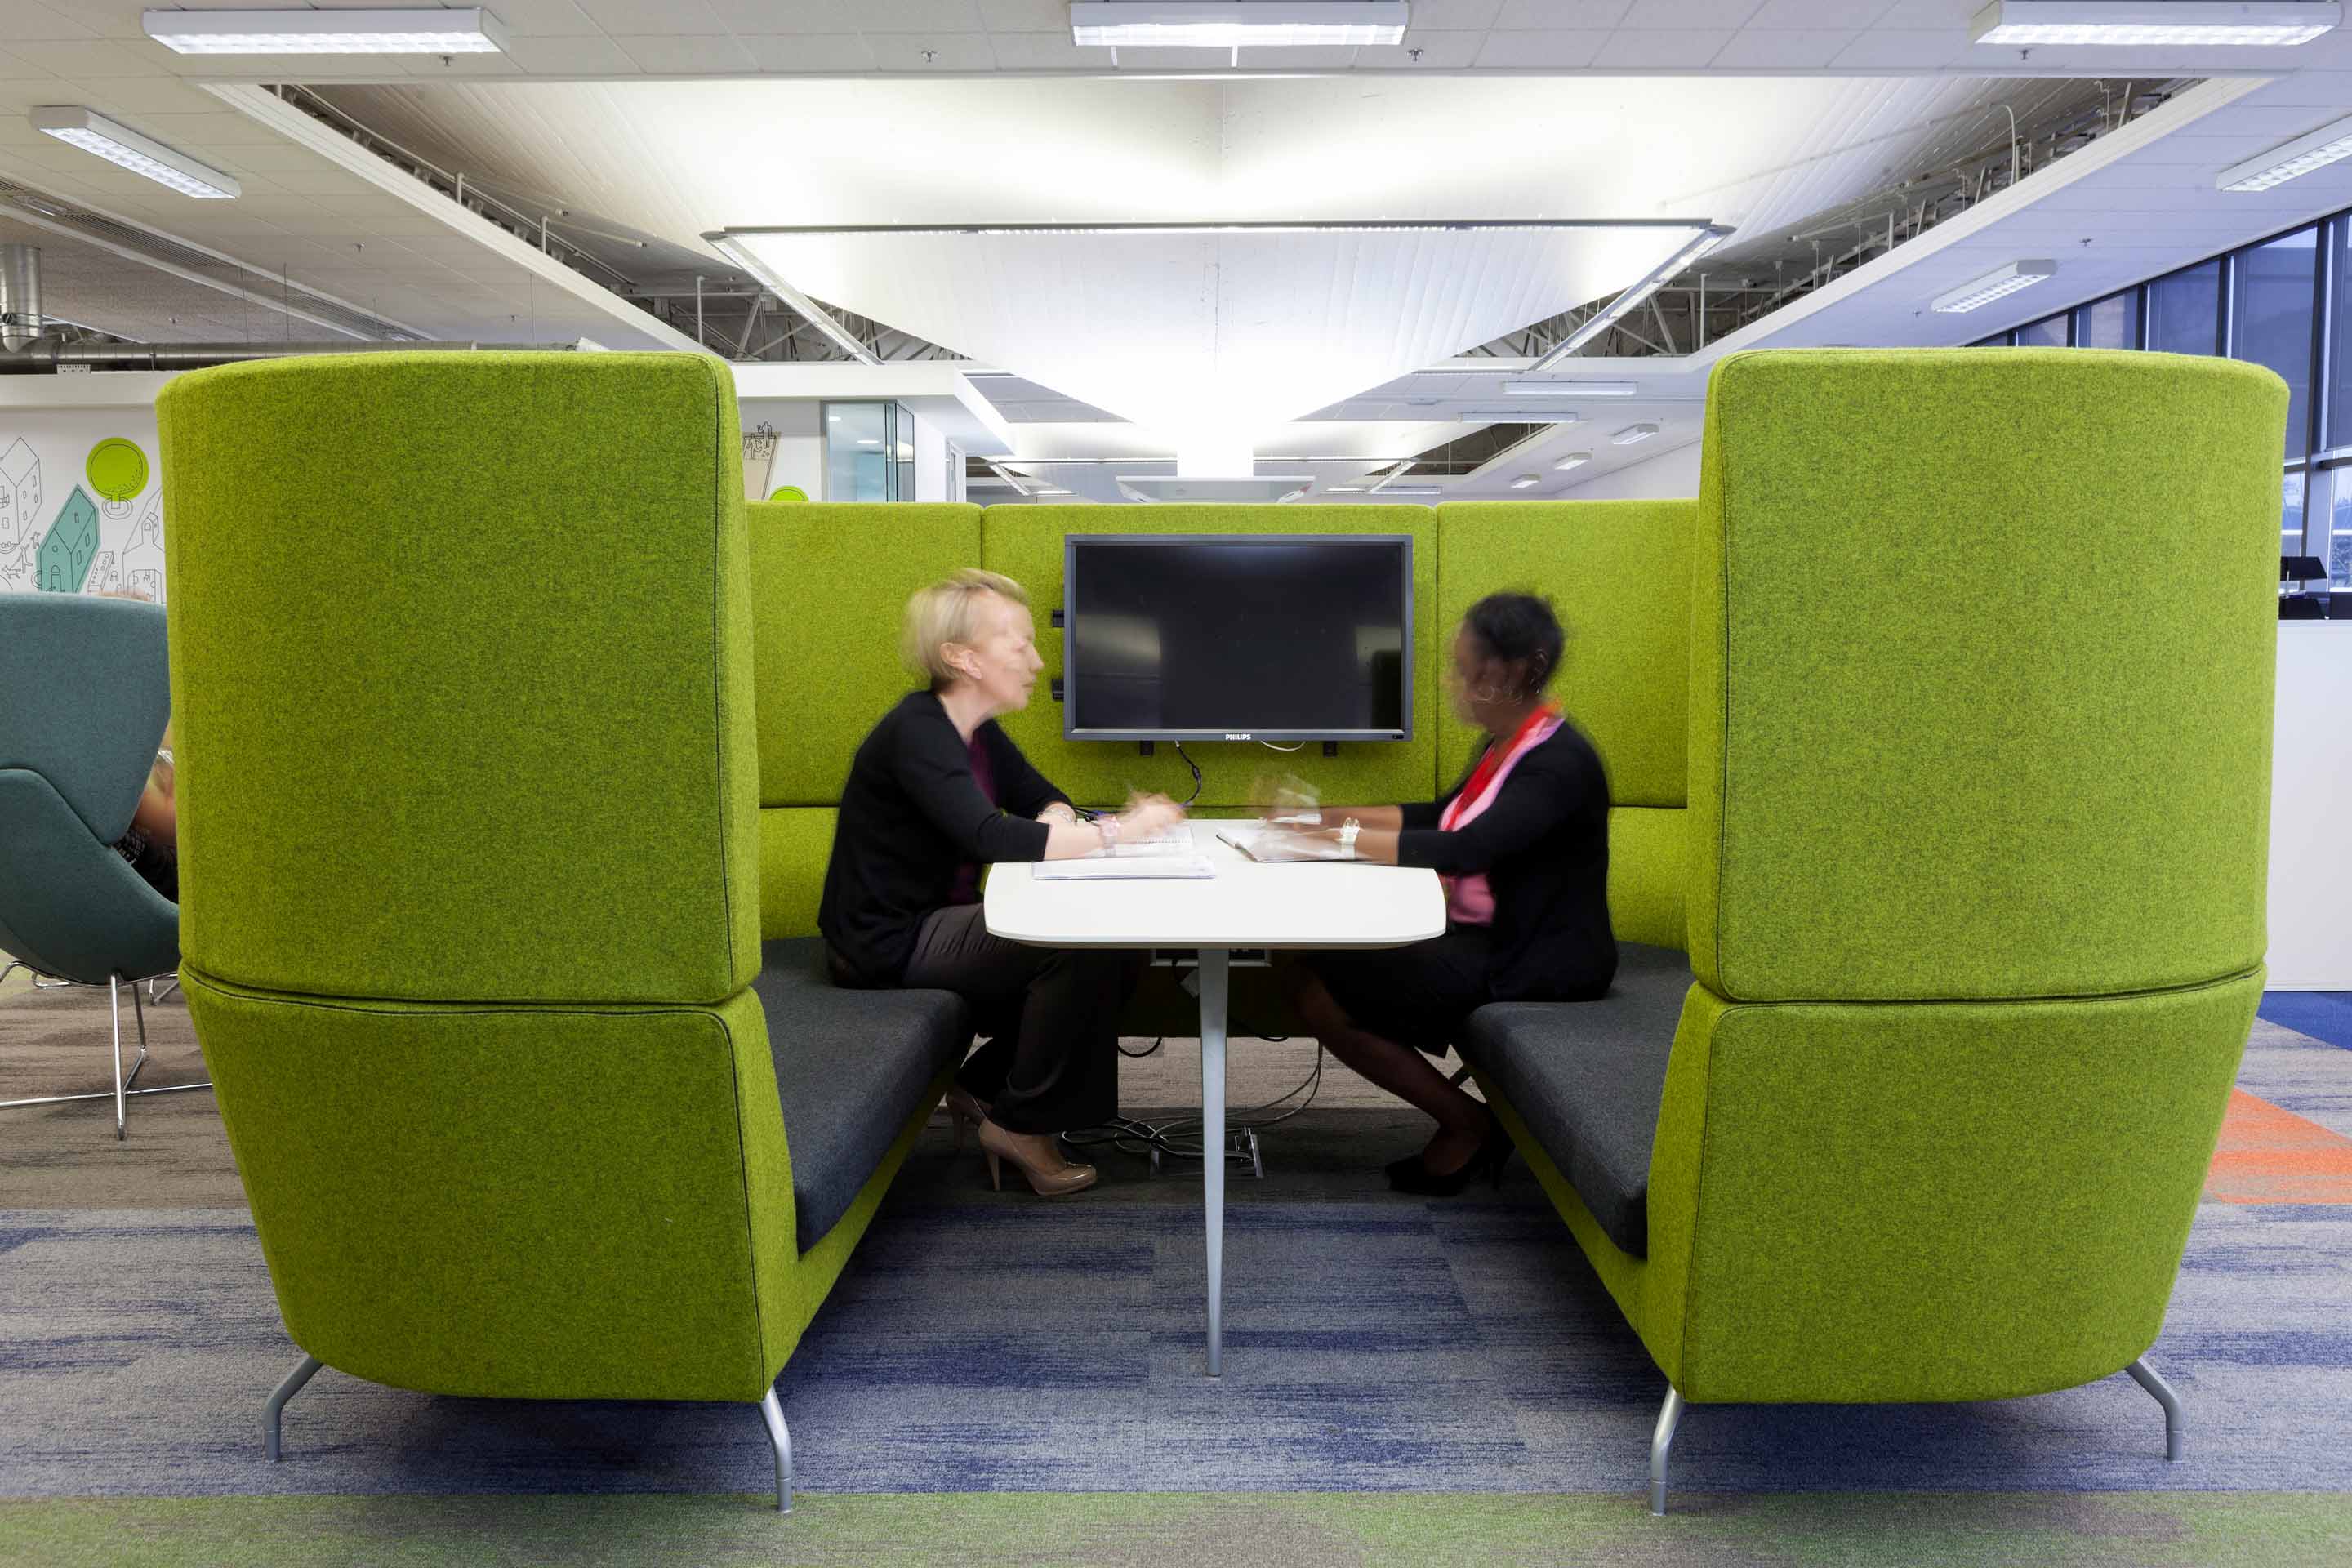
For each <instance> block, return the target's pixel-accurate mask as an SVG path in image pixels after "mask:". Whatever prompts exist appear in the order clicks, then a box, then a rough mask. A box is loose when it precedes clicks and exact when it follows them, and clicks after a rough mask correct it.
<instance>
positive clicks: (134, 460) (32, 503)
mask: <svg viewBox="0 0 2352 1568" xmlns="http://www.w3.org/2000/svg"><path fill="white" fill-rule="evenodd" d="M25 379H27V380H31V379H34V378H31V377H26V378H25ZM39 379H41V380H43V381H50V382H55V381H58V380H64V379H72V380H81V379H84V378H81V377H73V378H58V377H47V376H45V377H41V378H39ZM88 379H92V380H95V379H98V378H96V377H90V378H88ZM74 390H76V389H73V388H65V389H62V393H63V395H70V394H71V392H72V391H74ZM11 404H12V405H10V406H0V592H5V593H18V594H23V593H31V592H33V591H34V590H35V589H36V588H37V587H47V588H48V589H50V590H51V591H56V592H67V593H97V592H100V590H103V589H109V588H114V589H121V588H136V589H139V590H141V591H142V592H144V593H146V594H148V595H150V596H152V597H153V598H155V599H157V600H159V601H160V600H161V599H162V598H163V472H162V464H161V463H160V461H159V460H158V458H157V456H156V441H155V410H154V407H153V405H152V403H150V404H149V405H147V406H144V407H114V408H75V407H51V408H40V407H27V406H24V405H21V404H16V401H15V400H13V399H12V400H11ZM109 492H111V493H109Z"/></svg>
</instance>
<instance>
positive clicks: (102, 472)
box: [82, 436, 147, 501]
mask: <svg viewBox="0 0 2352 1568" xmlns="http://www.w3.org/2000/svg"><path fill="white" fill-rule="evenodd" d="M82 472H84V473H85V474H88V475H89V488H90V489H94V490H96V491H97V492H98V493H99V494H100V495H102V496H104V497H105V498H106V499H107V500H110V501H126V500H130V499H131V497H132V496H135V495H137V494H138V493H139V492H140V491H141V490H143V489H146V488H147V454H146V453H144V452H142V451H141V450H140V449H139V447H138V444H137V443H135V442H132V441H126V440H124V439H123V438H122V437H120V436H109V437H107V438H106V439H105V440H103V441H100V443H99V444H98V445H97V446H95V447H91V448H90V449H89V462H88V463H86V464H85V465H83V468H82Z"/></svg>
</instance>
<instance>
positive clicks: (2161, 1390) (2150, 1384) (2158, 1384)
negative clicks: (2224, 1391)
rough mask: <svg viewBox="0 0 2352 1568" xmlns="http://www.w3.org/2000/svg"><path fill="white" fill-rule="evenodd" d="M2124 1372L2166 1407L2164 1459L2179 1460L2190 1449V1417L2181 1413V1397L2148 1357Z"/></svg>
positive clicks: (2132, 1364)
mask: <svg viewBox="0 0 2352 1568" xmlns="http://www.w3.org/2000/svg"><path fill="white" fill-rule="evenodd" d="M2124 1370H2125V1371H2126V1372H2127V1373H2131V1374H2132V1381H2133V1382H2134V1383H2137V1384H2139V1385H2140V1386H2141V1387H2142V1388H2145V1389H2147V1391H2148V1393H2150V1394H2154V1395H2155V1396H2156V1402H2157V1403H2158V1405H2163V1406H2164V1457H2165V1458H2167V1459H2168V1460H2170V1459H2178V1458H2180V1456H2181V1454H2182V1453H2183V1452H2185V1451H2186V1450H2187V1448H2188V1447H2189V1417H2188V1416H2187V1415H2184V1414H2182V1412H2181V1409H2180V1395H2179V1394H2175V1393H2174V1392H2173V1391H2172V1384H2168V1383H2167V1382H2165V1381H2164V1379H2162V1378H2161V1377H2158V1375H2157V1373H2156V1368H2154V1367H2152V1366H2150V1365H2148V1364H2147V1357H2146V1356H2142V1357H2141V1358H2140V1359H2139V1360H2137V1361H2136V1362H2134V1363H2131V1365H2129V1366H2127V1367H2126V1368H2124Z"/></svg>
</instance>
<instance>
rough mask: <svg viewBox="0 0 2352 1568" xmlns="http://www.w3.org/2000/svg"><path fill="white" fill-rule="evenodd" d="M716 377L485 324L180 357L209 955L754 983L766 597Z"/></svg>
mask: <svg viewBox="0 0 2352 1568" xmlns="http://www.w3.org/2000/svg"><path fill="white" fill-rule="evenodd" d="M519 374H520V375H521V376H522V377H524V378H526V379H527V381H528V384H529V385H530V387H531V388H533V389H534V390H535V392H536V395H535V396H533V397H531V398H529V399H524V398H519V397H517V396H516V395H515V387H516V385H517V378H518V375H519ZM728 392H729V389H728V388H726V387H725V386H724V385H723V384H720V382H719V378H718V376H717V375H716V374H714V372H713V370H712V369H711V367H710V365H709V363H708V362H706V361H704V360H701V359H698V358H695V357H692V356H687V355H638V354H580V355H558V354H498V353H477V354H465V355H452V354H444V353H395V354H375V355H368V356H364V357H329V358H317V359H289V360H276V361H269V362H265V363H255V364H249V365H235V366H227V367H223V368H221V369H216V370H208V371H201V372H198V373H195V374H191V375H188V376H185V377H183V378H182V379H181V380H179V381H177V382H174V383H173V384H172V385H171V386H169V387H167V388H165V389H164V391H163V395H162V396H161V397H160V398H159V399H158V401H157V412H158V417H159V418H160V420H161V421H162V428H163V442H164V446H165V449H166V451H167V452H168V453H169V458H168V462H167V467H166V468H165V472H166V473H167V475H169V476H170V485H171V511H170V515H171V519H172V523H171V527H172V549H171V552H170V553H169V555H168V557H167V568H166V569H167V571H168V572H169V574H170V578H169V581H170V586H171V591H170V594H169V595H168V596H167V597H168V603H169V607H170V613H171V623H172V655H173V658H172V668H173V691H172V700H173V701H172V705H173V714H174V716H175V719H176V721H177V723H176V732H177V736H178V740H179V742H180V747H181V751H182V753H183V755H184V764H183V769H182V773H181V777H180V792H181V807H180V809H181V814H182V815H181V832H182V835H183V837H184V839H185V840H186V842H187V845H188V847H189V853H188V854H187V855H186V856H185V858H184V866H183V868H182V883H181V887H182V892H183V902H184V911H185V919H184V929H183V932H182V941H183V943H184V951H185V952H186V955H187V957H188V959H189V961H190V962H191V963H194V964H195V965H196V966H197V967H198V968H200V969H202V970H203V971H205V973H208V974H210V975H212V976H214V977H215V979H219V980H223V981H227V982H231V983H234V984H243V985H249V986H253V987H256V988H259V989H265V990H271V991H281V992H292V993H298V994H331V995H347V996H369V997H378V998H385V999H397V1000H403V1001H417V1002H439V1001H458V1000H463V1001H488V1000H496V999H509V998H511V999H519V1000H526V1001H532V1002H555V1001H596V1002H680V1001H688V1002H716V1001H718V1000H719V999H721V998H724V997H727V996H730V995H732V994H734V993H736V992H737V991H739V990H740V989H741V988H742V987H743V986H744V985H746V984H749V983H750V981H751V976H752V975H753V974H755V973H758V971H759V966H760V950H759V925H758V919H757V910H758V885H757V883H756V881H755V878H756V876H757V874H758V872H757V866H758V860H757V855H756V848H755V839H754V837H753V835H754V833H755V827H754V822H753V816H752V812H753V809H754V806H755V804H756V801H757V798H758V797H757V795H756V790H757V787H758V784H757V781H758V773H757V759H756V756H755V753H754V750H753V732H752V728H751V725H750V724H749V723H748V722H742V721H740V720H743V719H746V718H748V717H749V715H750V713H751V703H752V693H751V647H750V639H749V635H748V634H749V629H750V628H749V616H750V614H751V587H750V584H749V583H748V581H746V579H745V576H744V572H743V568H742V565H741V564H740V563H741V562H742V560H743V553H742V552H743V543H742V526H743V525H742V512H741V501H740V483H739V485H738V486H737V487H736V488H735V489H734V490H732V491H730V490H729V489H727V487H725V486H724V485H722V484H720V483H718V482H717V481H715V480H714V479H713V475H714V473H715V472H718V471H719V469H718V468H715V467H714V465H719V464H720V463H721V462H722V460H723V457H724V453H725V452H726V450H727V449H728V448H727V446H726V443H727V441H728V440H729V439H730V438H731V437H730V431H731V430H732V428H733V420H734V400H733V398H732V396H731V395H727V394H728ZM591 421H594V422H596V423H595V435H594V438H593V439H589V438H586V437H584V436H583V430H585V429H586V428H587V427H588V424H589V422H591ZM257 433H267V435H268V438H267V439H264V438H262V437H261V436H260V435H259V434H257ZM304 440H309V441H310V443H311V444H310V446H309V447H304V446H303V445H302V444H301V443H302V441H304ZM297 452H309V453H311V454H314V455H315V456H314V458H313V459H312V460H308V461H293V460H290V458H289V454H291V453H297ZM615 474H626V475H627V476H628V483H627V485H626V486H625V487H621V488H619V489H616V488H615V486H614V475H615ZM672 498H676V499H672ZM257 517H266V518H267V520H268V521H267V525H266V526H264V525H262V524H261V523H259V522H258V521H257ZM555 559H560V560H562V562H563V563H565V570H563V571H562V572H561V573H551V572H550V571H548V570H547V564H548V563H549V562H550V561H551V560H555ZM681 626H698V627H700V628H702V632H703V635H702V636H700V637H691V638H689V637H680V636H679V635H677V634H678V629H679V628H680V627H681ZM191 669H193V670H195V671H197V672H200V675H201V679H197V680H195V681H193V682H190V681H187V680H184V679H183V677H184V675H185V674H186V672H187V671H189V670H191ZM519 715H527V716H528V719H529V721H528V722H518V716H519ZM355 800H365V801H373V802H376V803H378V809H377V810H376V811H374V812H373V813H371V814H369V815H368V816H362V817H355V816H352V814H351V812H350V808H349V803H350V802H352V801H355ZM293 889H299V896H291V897H289V890H293ZM579 889H596V896H594V897H590V898H583V897H581V896H580V895H579V891H578V890H579Z"/></svg>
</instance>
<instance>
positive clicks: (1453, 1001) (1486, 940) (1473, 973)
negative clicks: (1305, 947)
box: [1304, 925, 1495, 1057]
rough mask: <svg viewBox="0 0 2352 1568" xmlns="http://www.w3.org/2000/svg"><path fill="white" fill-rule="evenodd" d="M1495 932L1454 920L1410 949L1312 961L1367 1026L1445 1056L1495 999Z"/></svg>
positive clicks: (1336, 952)
mask: <svg viewBox="0 0 2352 1568" xmlns="http://www.w3.org/2000/svg"><path fill="white" fill-rule="evenodd" d="M1494 937H1495V933H1494V932H1493V931H1491V930H1490V929H1488V928H1487V927H1486V926H1471V925H1454V926H1449V927H1447V928H1446V931H1445V934H1444V936H1433V937H1431V938H1430V939H1429V940H1428V941H1427V942H1414V943H1413V944H1412V946H1411V947H1381V948H1334V949H1324V950H1322V951H1319V952H1309V953H1307V954H1305V955H1304V956H1305V962H1306V963H1307V967H1308V968H1309V969H1311V970H1313V971H1314V972H1315V973H1316V975H1317V977H1318V978H1319V979H1320V980H1321V981H1322V982H1323V988H1324V989H1325V990H1327V991H1328V992H1330V993H1331V999H1332V1000H1333V1001H1334V1002H1337V1003H1338V1004H1339V1011H1341V1012H1342V1013H1345V1014H1346V1015H1348V1019H1349V1022H1350V1023H1352V1024H1354V1025H1355V1026H1357V1027H1358V1028H1360V1029H1365V1030H1369V1031H1370V1032H1371V1033H1372V1034H1375V1035H1379V1036H1381V1037H1382V1038H1384V1039H1391V1040H1394V1041H1396V1042H1397V1043H1398V1044H1399V1045H1405V1046H1411V1047H1413V1048H1414V1049H1415V1050H1420V1051H1426V1052H1428V1053H1429V1054H1430V1055H1431V1056H1433V1057H1442V1056H1444V1054H1445V1052H1446V1048H1447V1047H1449V1046H1451V1045H1452V1044H1453V1043H1454V1037H1455V1036H1456V1035H1458V1034H1459V1033H1460V1031H1461V1028H1462V1026H1463V1025H1464V1024H1465V1022H1466V1021H1467V1020H1468V1019H1469V1016H1470V1015H1471V1014H1472V1013H1474V1012H1475V1011H1477V1010H1478V1009H1479V1008H1481V1007H1483V1006H1485V1005H1486V1004H1487V1003H1488V1002H1491V1001H1493V1000H1494V997H1493V995H1492V994H1491V992H1490V990H1489V987H1488V973H1489V971H1490V969H1491V968H1492V965H1493V959H1494Z"/></svg>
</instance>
